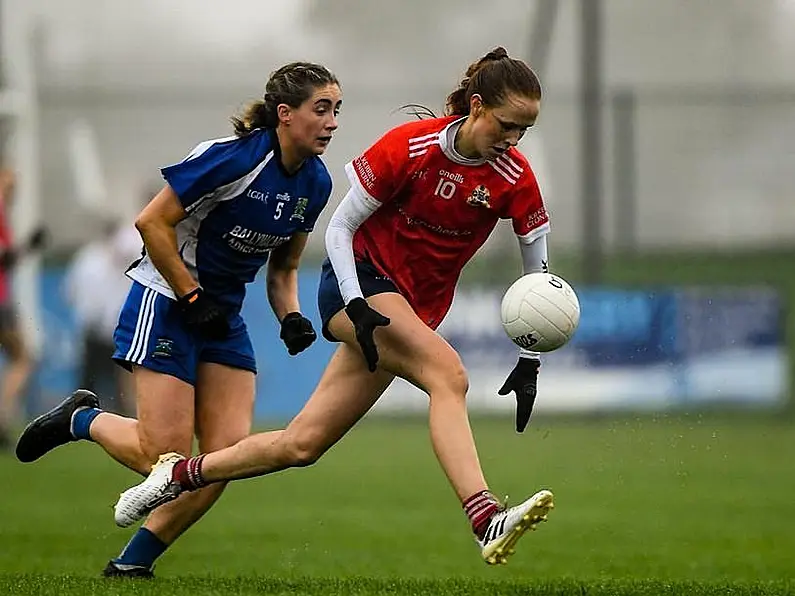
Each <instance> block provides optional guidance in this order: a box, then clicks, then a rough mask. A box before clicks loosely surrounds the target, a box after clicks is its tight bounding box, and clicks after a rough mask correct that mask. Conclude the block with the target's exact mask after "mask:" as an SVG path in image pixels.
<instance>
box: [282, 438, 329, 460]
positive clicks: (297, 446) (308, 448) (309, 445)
mask: <svg viewBox="0 0 795 596" xmlns="http://www.w3.org/2000/svg"><path fill="white" fill-rule="evenodd" d="M281 441H283V442H284V452H285V455H286V459H287V461H288V463H289V465H290V466H291V467H297V468H303V467H306V466H311V465H312V464H314V463H315V462H316V461H317V460H319V459H320V458H321V456H322V455H323V454H324V453H325V452H326V449H327V447H326V446H325V444H324V443H323V442H322V441H321V440H320V438H319V437H317V436H313V435H312V434H308V433H302V434H300V435H299V434H296V435H287V436H283V437H282V438H281Z"/></svg>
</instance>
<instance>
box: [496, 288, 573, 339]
mask: <svg viewBox="0 0 795 596" xmlns="http://www.w3.org/2000/svg"><path fill="white" fill-rule="evenodd" d="M500 312H501V315H502V326H503V329H505V333H507V334H508V337H510V338H511V339H512V340H513V341H514V343H515V344H516V345H518V346H519V347H522V348H525V349H527V350H532V351H534V352H552V351H553V350H557V349H558V348H560V347H561V346H563V345H565V344H566V342H568V341H569V340H570V339H571V337H572V335H574V331H575V330H576V329H577V325H578V324H579V323H580V302H579V300H577V294H576V293H575V292H574V290H573V289H572V288H571V286H570V285H569V284H568V283H567V282H566V280H564V279H562V278H560V277H558V276H557V275H552V274H551V273H528V274H527V275H524V276H522V277H520V278H519V279H517V280H516V281H515V282H514V283H513V284H512V285H511V287H510V288H508V291H506V292H505V295H504V296H503V298H502V307H501V311H500Z"/></svg>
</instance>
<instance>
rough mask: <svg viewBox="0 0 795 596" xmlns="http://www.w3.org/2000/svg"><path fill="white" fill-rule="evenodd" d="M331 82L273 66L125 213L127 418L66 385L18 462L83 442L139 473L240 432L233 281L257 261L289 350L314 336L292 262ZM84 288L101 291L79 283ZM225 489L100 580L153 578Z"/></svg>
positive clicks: (177, 510)
mask: <svg viewBox="0 0 795 596" xmlns="http://www.w3.org/2000/svg"><path fill="white" fill-rule="evenodd" d="M341 103H342V101H341V91H340V87H339V82H338V81H337V79H336V77H335V76H334V75H333V74H332V73H330V72H329V71H328V70H327V69H326V68H324V67H323V66H320V65H316V64H310V63H303V62H301V63H292V64H288V65H286V66H283V67H282V68H280V69H278V70H276V71H275V72H274V73H272V75H271V77H270V79H269V80H268V83H267V85H266V88H265V95H264V97H263V99H262V100H261V101H258V102H255V103H254V104H252V105H251V106H249V108H248V109H247V110H246V111H245V113H244V114H243V115H242V116H241V117H239V118H235V119H233V123H234V130H235V135H234V136H231V137H228V138H223V139H216V140H210V141H205V142H203V143H200V144H199V145H197V146H196V148H194V149H193V151H191V152H190V153H189V154H188V156H187V157H185V159H183V160H182V161H181V162H179V163H177V164H175V165H171V166H168V167H165V168H163V169H162V174H163V177H164V178H165V181H166V185H165V186H164V188H163V189H162V190H161V191H160V192H159V193H158V194H157V196H155V197H154V199H153V200H152V201H151V202H150V203H149V204H148V205H147V206H146V207H145V208H144V210H143V211H142V212H141V213H140V215H139V216H138V218H137V219H136V222H135V225H136V227H137V228H138V230H139V232H140V234H141V237H142V238H143V243H144V248H145V252H144V256H143V257H142V258H141V259H140V260H139V261H137V262H136V263H134V264H133V265H132V266H131V267H130V269H129V271H128V275H129V277H130V278H132V280H133V284H132V287H131V289H130V293H129V295H128V298H127V302H126V304H125V306H124V307H123V309H122V312H121V314H120V316H119V323H118V327H117V329H116V332H115V334H114V340H115V344H116V352H115V354H114V359H115V360H116V361H117V362H118V363H119V364H121V365H122V366H124V367H125V368H128V369H130V370H131V371H132V373H133V375H134V381H135V387H136V400H137V416H138V417H137V420H136V419H132V418H124V417H121V416H118V415H116V414H112V413H109V412H103V411H102V410H101V409H100V408H99V401H98V399H97V397H96V396H95V395H94V394H93V393H90V392H87V391H77V392H75V393H74V394H73V395H72V396H70V397H69V398H67V399H66V400H65V401H64V402H63V403H61V404H60V405H59V406H58V407H56V408H54V409H53V410H51V411H50V412H47V413H46V414H44V415H42V416H40V417H39V418H37V419H36V420H34V421H33V422H32V423H31V424H30V425H29V426H28V427H27V428H26V429H25V431H24V432H23V434H22V435H21V437H20V439H19V441H18V443H17V457H18V458H19V459H20V460H21V461H25V462H29V461H34V460H36V459H38V458H39V457H41V456H42V455H44V454H45V453H47V452H48V451H50V450H51V449H53V448H55V447H57V446H58V445H62V444H64V443H67V442H70V441H74V440H79V439H86V440H92V441H94V442H96V443H98V444H99V445H101V446H102V448H103V449H105V451H106V452H107V453H108V454H110V455H111V456H112V457H113V458H115V459H116V460H117V461H119V462H121V463H122V464H124V465H126V466H127V467H129V468H131V469H133V470H135V471H137V472H140V473H143V474H146V473H148V471H149V468H150V466H151V464H152V463H153V462H154V461H155V460H156V459H157V456H158V455H159V454H160V453H164V452H168V451H177V452H179V453H183V454H190V453H191V448H192V441H193V438H194V436H195V437H196V438H197V439H198V442H199V448H200V450H201V451H202V452H207V451H213V450H216V449H220V448H222V447H225V446H228V445H232V444H234V443H235V442H236V441H238V440H240V439H241V438H243V437H245V436H247V435H248V434H249V432H250V429H251V419H252V409H253V403H254V394H255V374H256V362H255V359H254V353H253V350H252V346H251V342H250V340H249V336H248V332H247V330H246V324H245V322H244V321H243V319H242V317H241V315H240V308H241V305H242V302H243V297H244V295H245V286H246V284H247V283H249V282H251V281H253V280H254V277H255V275H256V274H257V272H258V271H259V269H260V268H261V267H263V266H264V265H265V264H266V263H267V294H268V300H269V301H270V304H271V307H272V308H273V312H274V314H275V315H276V317H277V318H278V319H279V321H280V322H281V332H280V338H281V339H282V340H283V341H284V343H285V345H286V347H287V350H288V351H289V353H290V354H293V355H294V354H298V353H299V352H301V351H303V350H304V349H306V348H307V347H309V345H310V344H311V343H312V342H313V341H315V338H316V334H315V331H314V329H313V328H312V324H311V322H310V321H309V320H308V319H307V318H305V317H304V316H303V315H302V314H301V308H300V305H299V303H298V292H297V290H298V288H297V279H298V277H297V269H298V263H299V260H300V257H301V254H302V252H303V250H304V247H305V245H306V242H307V237H308V234H309V232H311V231H312V228H313V226H314V224H315V222H316V221H317V218H318V215H319V214H320V212H321V211H322V209H323V207H324V206H325V205H326V202H327V201H328V198H329V195H330V194H331V178H330V176H329V173H328V171H327V170H326V167H325V165H324V164H323V162H322V161H321V160H320V158H319V156H320V155H322V154H323V152H324V151H325V149H326V147H327V146H328V144H329V142H330V141H331V138H332V135H333V133H334V131H335V130H336V128H337V115H338V112H339V109H340V106H341ZM86 291H101V288H87V289H86ZM222 490H223V485H214V486H213V487H210V488H209V489H208V490H206V491H201V492H197V493H193V494H191V495H189V496H187V497H186V498H181V499H179V500H177V501H175V502H174V503H171V504H169V505H168V506H165V507H162V508H161V509H159V510H158V511H157V512H155V513H153V514H152V515H151V516H150V517H149V518H148V519H147V520H146V522H145V523H144V524H143V526H142V527H141V529H139V530H138V532H137V533H136V534H135V535H134V536H133V538H132V539H131V540H130V542H129V543H128V544H127V546H126V547H125V549H124V550H123V551H122V552H121V554H120V555H119V556H118V557H117V558H115V559H113V560H111V561H110V562H109V563H108V565H107V567H106V568H105V571H104V574H105V575H106V576H136V577H151V576H152V567H153V564H154V561H155V559H157V557H159V556H160V555H161V554H162V553H163V552H164V551H165V549H166V548H167V547H168V545H169V544H171V543H172V542H173V541H174V540H175V539H176V538H177V537H178V536H179V535H180V534H182V532H184V531H185V530H186V529H187V528H188V527H189V526H190V525H191V524H193V523H194V522H195V521H197V520H198V519H199V518H200V517H201V516H202V515H203V514H204V512H205V511H207V510H208V509H209V508H210V506H212V504H213V503H214V502H215V501H216V500H217V499H218V497H219V496H220V494H221V492H222Z"/></svg>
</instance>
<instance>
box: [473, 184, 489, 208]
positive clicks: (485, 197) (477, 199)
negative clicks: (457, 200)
mask: <svg viewBox="0 0 795 596" xmlns="http://www.w3.org/2000/svg"><path fill="white" fill-rule="evenodd" d="M489 197H491V195H490V194H489V189H488V188H486V187H485V186H483V185H482V184H481V185H480V186H478V187H477V188H476V189H475V190H473V191H472V194H471V195H469V197H467V204H468V205H472V206H473V207H485V208H486V209H491V205H490V204H489Z"/></svg>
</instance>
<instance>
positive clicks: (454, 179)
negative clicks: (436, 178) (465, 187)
mask: <svg viewBox="0 0 795 596" xmlns="http://www.w3.org/2000/svg"><path fill="white" fill-rule="evenodd" d="M439 175H440V176H441V177H442V178H447V179H448V180H450V181H451V182H458V184H463V183H464V177H463V176H462V175H461V174H459V173H457V172H456V173H453V172H448V171H447V170H439Z"/></svg>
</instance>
